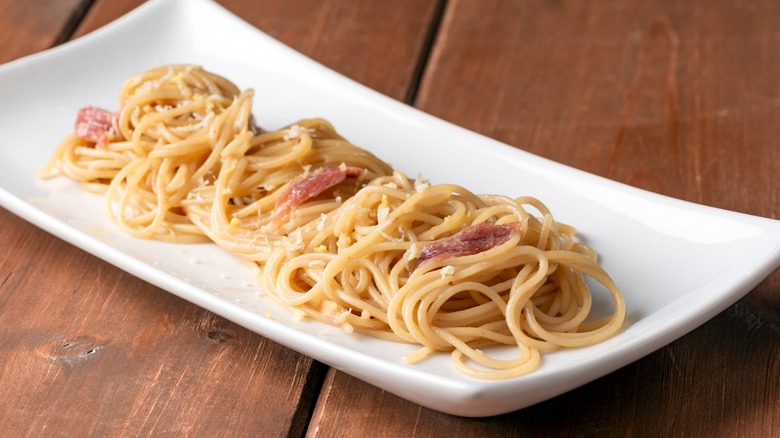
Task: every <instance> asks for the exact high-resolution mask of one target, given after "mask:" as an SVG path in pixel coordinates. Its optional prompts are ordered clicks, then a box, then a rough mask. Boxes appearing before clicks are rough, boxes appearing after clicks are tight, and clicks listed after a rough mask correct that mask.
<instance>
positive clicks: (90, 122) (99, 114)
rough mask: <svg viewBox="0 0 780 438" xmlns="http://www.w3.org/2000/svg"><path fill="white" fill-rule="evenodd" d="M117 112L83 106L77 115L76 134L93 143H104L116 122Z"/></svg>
mask: <svg viewBox="0 0 780 438" xmlns="http://www.w3.org/2000/svg"><path fill="white" fill-rule="evenodd" d="M116 119H117V114H116V113H114V112H111V111H108V110H104V109H102V108H95V107H93V106H88V107H85V108H81V109H80V110H79V114H78V116H77V117H76V130H75V131H76V136H77V137H79V138H80V139H82V140H85V141H89V142H92V143H97V144H103V143H105V142H106V141H107V137H108V132H109V131H110V130H111V128H113V127H114V124H115V123H116Z"/></svg>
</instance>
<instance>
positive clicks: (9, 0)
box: [0, 0, 88, 63]
mask: <svg viewBox="0 0 780 438" xmlns="http://www.w3.org/2000/svg"><path fill="white" fill-rule="evenodd" d="M87 3H88V2H87V1H86V0H62V1H58V0H30V1H24V2H19V1H13V0H0V23H2V26H0V63H6V62H8V61H12V60H14V59H17V58H21V57H22V56H26V55H30V54H32V53H35V52H39V51H41V50H45V49H48V48H49V47H51V46H52V45H54V44H55V43H57V42H58V41H60V39H61V38H62V35H63V33H67V32H68V30H69V29H71V28H72V27H73V26H74V24H75V22H76V21H77V20H78V19H80V18H81V15H82V14H83V9H84V8H85V7H86V4H87Z"/></svg>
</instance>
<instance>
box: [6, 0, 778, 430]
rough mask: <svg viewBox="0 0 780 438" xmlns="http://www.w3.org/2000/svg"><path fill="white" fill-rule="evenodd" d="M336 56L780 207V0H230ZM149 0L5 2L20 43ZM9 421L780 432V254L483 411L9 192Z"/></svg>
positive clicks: (361, 75) (486, 123) (14, 45)
mask: <svg viewBox="0 0 780 438" xmlns="http://www.w3.org/2000/svg"><path fill="white" fill-rule="evenodd" d="M221 3H222V4H223V5H225V6H226V7H227V8H228V9H230V10H231V11H233V12H234V13H236V14H237V15H239V16H241V17H242V18H244V19H245V20H247V21H249V22H250V23H252V24H253V25H255V26H257V27H258V28H259V29H261V30H263V31H265V32H267V33H269V34H270V35H272V36H274V37H275V38H277V39H279V40H281V41H282V42H284V43H286V44H288V45H290V46H292V47H293V48H295V49H297V50H299V51H301V52H302V53H304V54H306V55H308V56H310V57H312V58H314V59H316V60H318V61H319V62H322V63H323V64H325V65H327V66H329V67H331V68H333V69H335V70H337V71H339V72H341V73H344V74H346V75H347V76H349V77H352V78H353V79H355V80H357V81H359V82H361V83H363V84H365V85H367V86H369V87H371V88H374V89H376V90H379V91H380V92H382V93H385V94H387V95H389V96H391V97H393V98H396V99H398V100H402V101H406V102H408V103H410V104H414V105H415V106H417V107H419V108H421V109H423V110H424V111H427V112H430V113H432V114H434V115H436V116H439V117H442V118H444V119H446V120H449V121H452V122H454V123H456V124H459V125H462V126H464V127H467V128H469V129H472V130H475V131H477V132H481V133H483V134H485V135H487V136H490V137H493V138H496V139H499V140H501V141H504V142H506V143H508V144H511V145H513V146H516V147H518V148H522V149H525V150H528V151H530V152H533V153H536V154H538V155H542V156H545V157H549V158H551V159H553V160H556V161H559V162H562V163H566V164H568V165H571V166H574V167H577V168H580V169H583V170H586V171H589V172H592V173H596V174H599V175H603V176H605V177H608V178H611V179H614V180H618V181H622V182H625V183H628V184H631V185H634V186H638V187H642V188H645V189H648V190H651V191H655V192H659V193H663V194H666V195H670V196H674V197H678V198H682V199H687V200H691V201H695V202H699V203H704V204H707V205H712V206H715V207H721V208H726V209H730V210H736V211H741V212H745V213H750V214H755V215H759V216H764V217H770V218H778V216H780V189H778V183H777V182H778V178H779V177H778V175H780V145H778V137H780V135H779V134H780V105H778V99H779V98H780V79H779V78H780V74H779V73H780V27H778V26H777V24H776V23H777V22H778V20H780V4H778V3H777V2H774V1H770V0H762V1H754V2H740V1H736V0H734V1H729V0H712V1H707V2H704V1H700V2H695V1H691V2H674V1H661V0H650V1H641V2H639V1H637V2H590V1H586V0H576V1H567V2H558V1H530V0H529V1H478V0H449V1H434V0H430V1H419V0H405V1H399V2H396V1H394V2H389V1H387V2H385V1H381V2H373V1H367V0H366V1H344V0H342V1H337V0H320V1H315V0H265V1H263V2H249V1H245V0H225V1H222V2H221ZM137 4H140V1H137V0H135V1H110V0H96V1H86V0H82V1H79V0H67V1H66V0H34V1H26V2H16V1H12V0H0V62H7V61H11V60H13V59H16V58H19V57H21V56H24V55H27V54H32V53H36V52H39V51H42V50H45V49H47V48H49V47H51V46H54V45H56V44H59V43H61V42H63V41H66V40H68V39H70V38H73V37H77V36H80V35H83V34H85V33H88V32H90V31H91V30H94V29H95V28H97V27H99V26H101V25H103V24H106V23H108V22H110V21H111V20H113V19H115V18H117V17H118V16H120V15H122V14H123V13H125V12H127V11H128V10H130V9H132V8H133V7H135V6H136V5H137ZM0 230H2V232H0V246H1V247H2V248H3V251H2V253H1V254H0V388H2V395H3V396H2V397H0V431H2V432H0V435H3V436H6V435H7V436H87V435H92V436H117V435H126V436H137V435H168V436H178V435H192V436H215V435H222V434H224V435H226V436H302V435H308V436H420V437H423V436H426V437H427V436H440V435H451V436H751V437H752V436H755V437H768V436H780V336H778V335H779V334H780V274H779V273H778V272H775V273H774V274H772V275H771V276H770V277H769V278H768V279H766V280H765V281H764V282H762V283H761V284H760V285H759V286H758V287H757V288H756V289H755V290H754V291H752V292H751V293H750V294H748V296H747V297H746V298H745V299H743V300H741V301H739V302H738V303H737V304H735V305H734V306H732V307H731V308H729V309H728V310H727V311H725V312H723V313H722V314H720V315H718V316H717V317H715V318H714V319H712V320H711V321H709V322H708V323H706V324H704V325H703V326H701V327H700V328H699V329H697V330H695V331H693V332H692V333H690V334H689V335H687V336H684V337H683V338H681V339H680V340H678V341H676V342H674V343H672V344H671V345H669V346H667V347H665V348H663V349H661V350H659V351H657V352H656V353H653V354H651V355H649V356H647V357H645V358H644V359H642V360H639V361H637V362H635V363H633V364H631V365H629V366H626V367H624V368H622V369H620V370H618V371H616V372H614V373H611V374H609V375H607V376H605V377H604V378H602V379H599V380H597V381H595V382H592V383H590V384H588V385H585V386H583V387H581V388H579V389H576V390H574V391H571V392H569V393H566V394H563V395H561V396H559V397H556V398H554V399H551V400H549V401H546V402H543V403H540V404H537V405H535V406H532V407H529V408H526V409H524V410H521V411H518V412H514V413H510V414H506V415H502V416H498V417H493V418H484V419H465V418H458V417H454V416H450V415H445V414H441V413H438V412H434V411H431V410H429V409H426V408H422V407H420V406H418V405H416V404H414V403H411V402H408V401H406V400H403V399H400V398H398V397H396V396H393V395H391V394H388V393H386V392H384V391H381V390H379V389H377V388H375V387H372V386H370V385H367V384H365V383H363V382H361V381H359V380H357V379H355V378H352V377H350V376H348V375H346V374H343V373H341V372H338V371H334V370H332V369H329V368H327V367H326V366H324V365H322V364H320V363H318V362H316V361H313V360H311V359H309V358H307V357H305V356H302V355H300V354H297V353H295V352H292V351H290V350H288V349H286V348H284V347H281V346H279V345H277V344H275V343H273V342H270V341H267V340H265V339H264V338H262V337H261V336H258V335H256V334H254V333H251V332H248V331H247V330H244V329H242V328H241V327H238V326H236V325H235V324H232V323H230V322H229V321H226V320H224V319H222V318H220V317H217V316H215V315H213V314H211V313H209V312H207V311H204V310H202V309H200V308H198V307H196V306H194V305H191V304H189V303H187V302H185V301H182V300H180V299H178V298H176V297H174V296H173V295H171V294H169V293H167V292H165V291H163V290H160V289H157V288H155V287H153V286H151V285H149V284H147V283H145V282H143V281H140V280H138V279H136V278H134V277H132V276H131V275H129V274H126V273H124V272H122V271H120V270H118V269H116V268H114V267H113V266H111V265H109V264H107V263H105V262H102V261H101V260H99V259H96V258H95V257H93V256H91V255H88V254H86V253H84V252H83V251H81V250H78V249H76V248H74V247H72V246H70V245H69V244H67V243H64V242H62V241H60V240H58V239H56V238H53V237H51V236H50V235H48V234H47V233H45V232H43V231H41V230H39V229H37V228H35V227H34V226H32V225H30V224H28V223H26V222H24V221H23V220H21V219H19V218H17V217H15V216H13V215H12V214H10V213H9V212H7V211H5V210H0Z"/></svg>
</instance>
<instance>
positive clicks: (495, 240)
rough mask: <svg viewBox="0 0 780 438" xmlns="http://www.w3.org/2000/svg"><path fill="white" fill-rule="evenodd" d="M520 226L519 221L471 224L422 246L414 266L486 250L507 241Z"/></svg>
mask: <svg viewBox="0 0 780 438" xmlns="http://www.w3.org/2000/svg"><path fill="white" fill-rule="evenodd" d="M520 227H521V224H520V222H512V223H508V224H503V225H496V224H491V223H487V222H482V223H479V224H476V225H472V226H470V227H468V228H464V229H463V230H461V231H459V232H457V233H455V234H453V235H452V236H450V237H448V238H446V239H442V240H439V241H436V242H433V243H430V244H428V245H426V246H424V247H423V248H422V250H421V251H420V257H419V258H418V259H417V264H416V266H420V265H421V264H423V263H425V262H427V261H429V260H443V259H448V258H450V257H459V256H467V255H472V254H477V253H480V252H483V251H487V250H489V249H490V248H493V247H495V246H498V245H501V244H502V243H505V242H506V241H508V240H509V238H511V237H512V235H513V234H514V233H515V232H516V231H518V230H519V229H520Z"/></svg>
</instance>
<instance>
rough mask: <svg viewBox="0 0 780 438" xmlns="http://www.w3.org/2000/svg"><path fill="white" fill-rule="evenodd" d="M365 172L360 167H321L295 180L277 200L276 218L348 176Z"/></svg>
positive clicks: (351, 176)
mask: <svg viewBox="0 0 780 438" xmlns="http://www.w3.org/2000/svg"><path fill="white" fill-rule="evenodd" d="M362 174H363V169H361V168H359V167H345V166H342V167H321V168H319V169H317V170H315V171H314V172H312V173H310V174H309V175H306V176H304V177H302V178H299V179H298V180H296V181H293V182H292V183H291V184H290V186H289V187H288V188H287V189H286V190H285V192H284V193H282V195H281V196H280V197H279V199H277V200H276V208H275V216H276V217H275V218H276V219H277V220H278V219H280V218H282V217H283V216H284V215H286V214H287V213H289V211H290V210H292V209H293V208H295V207H297V206H299V205H301V204H302V203H304V202H305V201H306V200H308V199H311V198H314V197H315V196H317V195H319V194H321V193H322V192H324V191H325V190H327V189H329V188H331V187H333V186H335V185H336V184H338V183H340V182H342V181H344V180H345V179H347V178H348V177H350V178H357V177H359V176H360V175H362Z"/></svg>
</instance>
